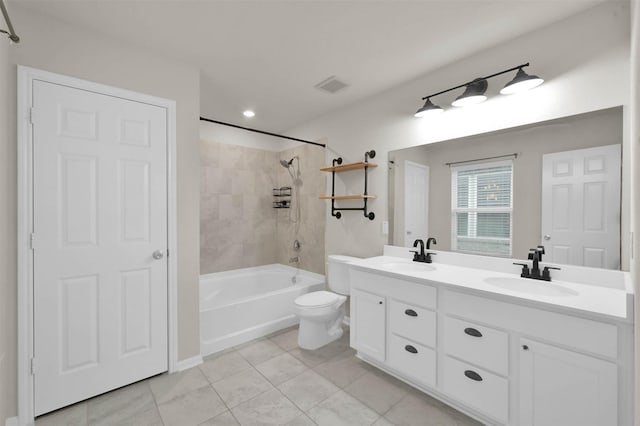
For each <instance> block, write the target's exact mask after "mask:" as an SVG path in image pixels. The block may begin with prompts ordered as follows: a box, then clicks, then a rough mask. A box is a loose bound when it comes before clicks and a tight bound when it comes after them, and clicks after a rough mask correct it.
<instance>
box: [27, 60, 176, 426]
mask: <svg viewBox="0 0 640 426" xmlns="http://www.w3.org/2000/svg"><path fill="white" fill-rule="evenodd" d="M34 81H44V82H49V83H54V84H59V85H64V86H68V87H72V88H76V89H82V90H87V91H91V92H95V93H99V94H104V95H109V96H114V97H119V98H124V99H129V100H133V101H137V102H142V103H146V104H150V105H155V106H158V107H161V108H165V109H166V111H167V129H166V131H167V192H168V194H167V209H168V211H167V221H168V223H167V231H168V242H167V244H168V250H169V257H168V277H167V278H168V296H167V297H168V300H167V306H168V327H167V330H168V360H169V362H168V364H169V365H168V366H167V369H168V371H169V372H170V373H172V372H175V371H178V367H179V366H178V336H177V333H178V329H177V323H178V318H177V312H178V311H177V300H178V297H177V296H178V285H177V283H178V275H177V264H178V262H177V254H178V252H177V229H176V226H177V225H176V223H177V222H176V220H177V210H176V103H175V101H173V100H169V99H163V98H158V97H155V96H150V95H145V94H140V93H136V92H132V91H129V90H124V89H119V88H115V87H111V86H106V85H103V84H98V83H93V82H90V81H85V80H80V79H77V78H73V77H67V76H64V75H60V74H55V73H51V72H47V71H42V70H38V69H34V68H29V67H24V66H18V99H17V144H18V146H17V151H18V212H17V214H18V241H17V243H18V244H17V245H18V283H17V284H18V371H17V377H18V423H19V424H20V425H31V424H33V422H34V381H33V375H32V371H33V369H34V368H37V366H34V365H33V364H32V359H33V354H34V348H33V341H34V330H33V262H32V256H31V253H32V251H31V247H32V246H31V244H32V242H31V241H30V239H31V230H32V229H33V223H32V221H33V205H32V194H33V170H32V161H31V159H32V154H33V134H32V127H31V120H32V117H31V114H32V99H33V97H32V87H33V82H34Z"/></svg>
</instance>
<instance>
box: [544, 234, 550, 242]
mask: <svg viewBox="0 0 640 426" xmlns="http://www.w3.org/2000/svg"><path fill="white" fill-rule="evenodd" d="M543 238H544V239H545V240H547V241H549V240H550V239H551V235H549V234H547V235H545V236H544V237H543Z"/></svg>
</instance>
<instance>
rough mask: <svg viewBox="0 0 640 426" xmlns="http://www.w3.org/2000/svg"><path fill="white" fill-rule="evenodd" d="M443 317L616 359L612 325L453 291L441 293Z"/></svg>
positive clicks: (613, 327) (615, 342)
mask: <svg viewBox="0 0 640 426" xmlns="http://www.w3.org/2000/svg"><path fill="white" fill-rule="evenodd" d="M443 299H444V309H445V310H446V311H447V313H452V314H454V315H459V316H461V317H465V318H469V319H472V320H477V321H481V322H484V323H489V324H495V325H497V326H505V327H508V328H509V329H510V330H513V331H515V332H518V333H521V334H524V335H529V336H531V337H538V338H541V339H545V340H549V341H551V342H555V343H558V344H561V345H565V346H570V347H574V348H577V349H582V350H585V351H588V352H592V353H594V354H600V355H603V356H606V357H610V358H616V357H617V356H618V329H617V327H616V326H615V325H613V324H607V323H603V322H600V321H593V320H589V319H585V318H578V317H574V316H570V315H565V314H559V313H556V312H549V311H544V310H541V309H535V308H529V307H527V306H522V305H517V304H514V303H505V302H499V301H497V300H491V299H487V298H484V297H477V296H472V295H470V294H464V293H458V292H455V291H445V292H444V298H443Z"/></svg>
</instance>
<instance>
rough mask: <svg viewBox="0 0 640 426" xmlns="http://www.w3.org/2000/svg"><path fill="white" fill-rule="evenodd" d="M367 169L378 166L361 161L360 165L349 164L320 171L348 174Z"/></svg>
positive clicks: (324, 168)
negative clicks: (352, 171) (351, 171)
mask: <svg viewBox="0 0 640 426" xmlns="http://www.w3.org/2000/svg"><path fill="white" fill-rule="evenodd" d="M366 167H378V165H377V164H376V163H367V162H364V161H361V162H359V163H349V164H343V165H340V166H333V167H323V168H321V169H320V171H321V172H336V173H340V172H348V171H350V170H360V169H364V168H366Z"/></svg>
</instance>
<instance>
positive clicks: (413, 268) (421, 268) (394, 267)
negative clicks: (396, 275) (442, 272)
mask: <svg viewBox="0 0 640 426" xmlns="http://www.w3.org/2000/svg"><path fill="white" fill-rule="evenodd" d="M381 266H382V267H383V268H385V269H388V270H390V271H397V272H410V273H414V272H430V271H435V270H436V268H435V267H434V266H431V265H430V264H428V263H422V262H387V263H383V264H382V265H381Z"/></svg>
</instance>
